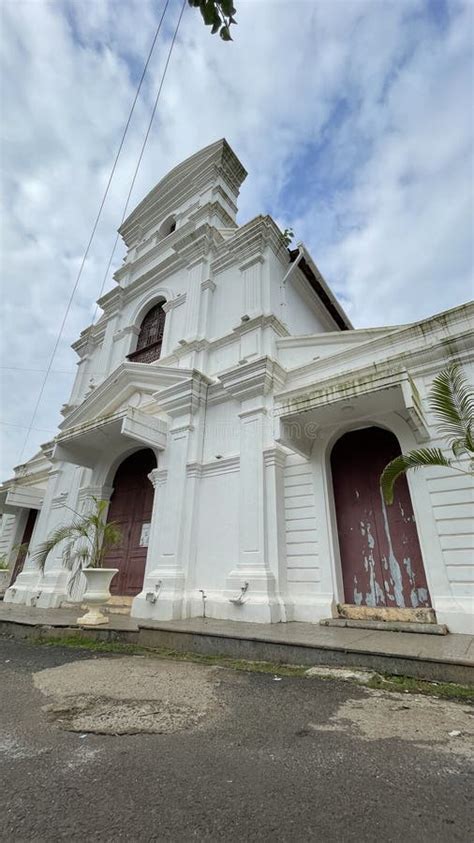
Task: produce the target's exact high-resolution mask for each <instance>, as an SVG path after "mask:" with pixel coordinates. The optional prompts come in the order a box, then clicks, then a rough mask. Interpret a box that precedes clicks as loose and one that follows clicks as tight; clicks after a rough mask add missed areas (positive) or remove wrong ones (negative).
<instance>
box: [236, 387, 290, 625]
mask: <svg viewBox="0 0 474 843" xmlns="http://www.w3.org/2000/svg"><path fill="white" fill-rule="evenodd" d="M244 404H245V402H244ZM239 417H240V495H239V562H238V564H237V567H236V569H235V570H234V571H231V573H230V574H229V576H228V577H227V581H226V586H227V592H226V595H225V597H226V598H227V600H228V601H231V600H232V599H235V598H236V597H238V595H239V593H240V592H241V589H242V588H246V589H247V590H246V598H245V603H244V604H242V605H239V604H232V603H230V607H229V608H230V610H231V611H230V612H229V616H230V617H234V616H235V617H239V618H240V619H241V620H247V621H260V622H263V623H275V622H278V621H281V620H283V619H284V607H283V604H282V601H281V599H280V596H279V595H278V594H277V577H278V573H279V571H278V559H272V567H275V571H273V570H272V568H271V567H270V564H269V560H270V547H271V549H272V551H274V550H275V546H274V544H273V545H272V546H271V544H270V542H269V530H268V514H269V510H270V509H271V507H270V506H269V502H268V501H267V488H266V485H267V483H266V481H267V478H266V469H265V463H264V448H265V440H266V426H267V423H268V418H267V411H266V408H265V407H264V406H259V407H255V408H252V409H243V410H242V411H241V412H240V413H239ZM274 491H275V490H274ZM267 505H268V510H267ZM275 521H276V513H272V527H275ZM246 583H248V586H246ZM233 606H234V608H232V607H233ZM242 610H244V611H242Z"/></svg>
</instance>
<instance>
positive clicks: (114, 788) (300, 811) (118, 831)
mask: <svg viewBox="0 0 474 843" xmlns="http://www.w3.org/2000/svg"><path fill="white" fill-rule="evenodd" d="M0 711H1V724H0V765H1V770H2V788H1V793H2V797H3V800H2V801H3V805H4V807H3V810H2V811H1V812H0V839H1V840H2V841H38V843H42V841H48V843H49V841H57V840H65V839H68V840H77V841H83V840H87V841H89V840H100V841H112V840H117V839H123V840H132V841H152V840H157V841H187V840H210V841H212V840H216V841H224V840H225V841H237V840H239V841H240V840H263V841H267V840H268V841H270V840H272V841H287V840H288V841H290V840H291V841H295V840H296V841H306V840H308V841H309V840H315V839H318V840H322V841H346V840H347V841H351V840H354V841H355V840H358V841H359V840H364V841H372V840H374V841H375V840H379V839H380V838H381V837H383V838H384V839H385V840H388V841H399V840H400V841H401V840H403V841H411V840H413V841H415V840H416V841H417V842H418V841H425V840H426V841H430V843H433V841H443V843H444V841H446V840H448V839H449V840H450V841H468V840H470V839H472V827H471V826H472V824H471V820H470V815H471V813H472V811H471V803H472V796H471V794H472V734H473V730H474V718H473V716H472V714H473V709H472V708H471V707H469V706H468V705H466V704H465V703H454V702H447V701H444V700H435V699H432V698H425V697H421V696H418V695H416V696H412V695H403V694H393V693H389V692H385V691H370V690H368V689H366V688H364V687H361V686H358V685H356V684H352V683H349V682H343V681H340V680H336V679H331V680H325V679H322V678H320V677H312V678H307V677H283V678H282V679H281V680H280V681H275V679H274V677H273V675H272V674H263V673H244V672H238V671H232V670H229V669H226V668H220V667H208V666H205V665H198V664H192V663H187V662H182V661H177V662H173V661H169V660H162V659H159V658H155V657H143V656H119V655H114V656H111V655H110V654H99V653H91V652H90V651H86V650H79V649H73V648H69V647H67V648H66V647H45V646H37V645H33V644H28V643H25V642H18V641H12V640H8V639H0ZM453 732H454V733H459V734H454V735H450V733H453Z"/></svg>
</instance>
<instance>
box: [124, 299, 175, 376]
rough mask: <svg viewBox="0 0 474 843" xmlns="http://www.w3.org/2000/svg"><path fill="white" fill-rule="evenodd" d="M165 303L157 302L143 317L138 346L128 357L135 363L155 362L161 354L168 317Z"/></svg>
mask: <svg viewBox="0 0 474 843" xmlns="http://www.w3.org/2000/svg"><path fill="white" fill-rule="evenodd" d="M164 304H165V302H164V301H162V302H160V303H159V304H155V306H154V307H152V308H151V310H149V311H148V313H147V314H146V316H145V318H144V319H143V322H142V324H141V326H140V333H139V334H138V342H137V347H136V349H135V351H134V352H132V354H129V355H128V359H129V360H131V361H132V362H133V363H153V361H154V360H158V358H159V357H160V356H161V345H162V342H163V331H164V328H165V318H166V313H165V311H164V310H163V305H164Z"/></svg>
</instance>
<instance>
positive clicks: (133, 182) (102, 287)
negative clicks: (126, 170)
mask: <svg viewBox="0 0 474 843" xmlns="http://www.w3.org/2000/svg"><path fill="white" fill-rule="evenodd" d="M186 2H187V0H183V5H182V6H181V12H180V15H179V18H178V23H177V24H176V29H175V31H174V35H173V38H172V40H171V44H170V48H169V50H168V56H167V58H166V63H165V66H164V70H163V75H162V77H161V82H160V85H159V88H158V91H157V93H156V97H155V102H154V104H153V111H152V112H151V116H150V120H149V123H148V128H147V130H146V134H145V137H144V139H143V144H142V148H141V150H140V155H139V156H138V161H137V166H136V167H135V172H134V174H133V177H132V181H131V183H130V189H129V191H128V196H127V200H126V202H125V205H124V209H123V212H122V218H121V220H120V225H119V228H120V226H121V225H122V223H123V221H124V219H125V217H126V216H127V211H128V206H129V203H130V197H131V195H132V191H133V188H134V187H135V182H136V179H137V175H138V171H139V169H140V164H141V163H142V158H143V153H144V152H145V148H146V145H147V143H148V137H149V135H150V131H151V127H152V126H153V121H154V119H155V114H156V109H157V107H158V103H159V101H160V96H161V91H162V88H163V84H164V81H165V78H166V73H167V70H168V65H169V63H170V59H171V54H172V52H173V47H174V44H175V41H176V38H177V35H178V30H179V27H180V24H181V19H182V17H183V14H184V10H185V8H186ZM119 237H120V234H119V233H118V232H117V235H116V237H115V241H114V245H113V247H112V251H111V253H110V258H109V261H108V264H107V269H106V270H105V274H104V278H103V281H102V285H101V288H100V291H99V295H98V296H97V298H98V299H100V297H101V295H102V293H103V292H104V288H105V285H106V283H107V278H108V275H109V272H110V267H111V266H112V261H113V259H114V255H115V250H116V248H117V243H118V241H119ZM98 310H99V308H98V305H96V308H95V312H94V317H93V319H92V322H95V320H96V318H97V313H98Z"/></svg>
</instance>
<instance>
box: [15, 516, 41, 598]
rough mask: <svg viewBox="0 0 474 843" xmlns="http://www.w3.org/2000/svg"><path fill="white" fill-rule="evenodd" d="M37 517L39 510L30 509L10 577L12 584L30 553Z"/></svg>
mask: <svg viewBox="0 0 474 843" xmlns="http://www.w3.org/2000/svg"><path fill="white" fill-rule="evenodd" d="M37 517H38V510H37V509H30V511H29V513H28V518H27V519H26V524H25V529H24V530H23V537H22V539H21V549H20V550H19V552H18V556H17V557H16V561H15V567H14V568H13V574H12V575H11V579H10V582H11V584H12V585H13V583H14V582H15V580H16V578H17V576H18V574H21V572H22V570H23V565H24V564H25V559H26V554H27V553H28V548H29V546H30V541H31V536H32V535H33V530H34V528H35V524H36V519H37Z"/></svg>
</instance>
